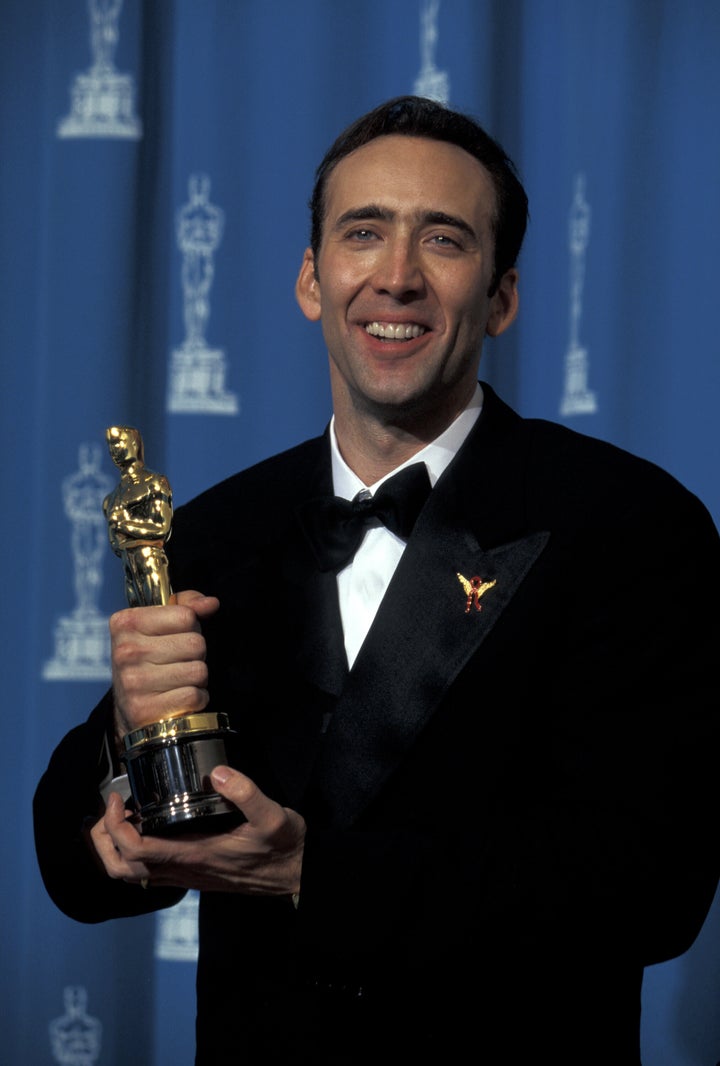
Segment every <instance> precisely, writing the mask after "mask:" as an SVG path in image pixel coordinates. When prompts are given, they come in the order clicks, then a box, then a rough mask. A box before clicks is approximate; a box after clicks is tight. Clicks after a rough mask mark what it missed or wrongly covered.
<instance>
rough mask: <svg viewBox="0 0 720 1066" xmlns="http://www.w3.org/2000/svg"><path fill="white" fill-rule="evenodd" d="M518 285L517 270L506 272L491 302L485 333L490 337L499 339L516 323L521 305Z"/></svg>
mask: <svg viewBox="0 0 720 1066" xmlns="http://www.w3.org/2000/svg"><path fill="white" fill-rule="evenodd" d="M517 283H518V272H517V270H515V269H514V268H513V269H511V270H506V271H505V273H504V274H503V276H502V278H501V279H500V284H499V285H498V287H497V291H496V292H495V295H494V296H493V297H492V299H491V301H490V313H489V315H488V320H487V325H486V327H485V332H486V333H487V335H488V336H489V337H497V336H499V335H500V334H501V333H504V332H505V330H506V329H507V328H508V326H510V325H511V324H512V323H513V322H514V321H515V316H516V315H517V313H518V306H519V303H520V296H519V294H518V288H517Z"/></svg>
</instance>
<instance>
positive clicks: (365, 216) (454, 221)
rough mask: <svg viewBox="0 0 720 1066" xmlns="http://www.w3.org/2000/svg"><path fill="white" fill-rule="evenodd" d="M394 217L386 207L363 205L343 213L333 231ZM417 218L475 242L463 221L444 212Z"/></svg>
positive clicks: (420, 214) (419, 214) (389, 219)
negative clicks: (444, 227)
mask: <svg viewBox="0 0 720 1066" xmlns="http://www.w3.org/2000/svg"><path fill="white" fill-rule="evenodd" d="M396 217H397V212H396V211H391V210H390V208H388V207H381V206H380V204H365V205H364V206H362V207H352V208H350V210H349V211H344V212H343V214H342V215H340V217H339V218H338V219H336V220H335V223H334V225H333V229H339V228H340V227H341V226H346V225H347V224H348V222H364V221H369V220H372V219H376V220H377V221H378V222H392V221H393V220H394V219H395V218H396ZM417 218H418V221H419V222H421V223H422V224H423V225H424V226H452V227H453V228H454V229H457V230H460V232H461V233H464V234H465V235H466V236H468V237H471V238H472V239H473V240H477V234H476V233H475V230H474V229H473V228H472V226H470V225H469V224H468V223H467V222H465V221H464V219H462V218H456V217H455V215H448V214H447V213H446V212H445V211H419V212H418V214H417Z"/></svg>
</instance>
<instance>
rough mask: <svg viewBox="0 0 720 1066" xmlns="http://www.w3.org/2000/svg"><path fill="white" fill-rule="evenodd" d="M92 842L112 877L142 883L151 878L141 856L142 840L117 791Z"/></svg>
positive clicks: (94, 829) (92, 832) (97, 825)
mask: <svg viewBox="0 0 720 1066" xmlns="http://www.w3.org/2000/svg"><path fill="white" fill-rule="evenodd" d="M90 839H91V841H92V844H93V847H94V848H95V851H96V852H97V855H98V857H99V859H100V861H101V862H102V864H103V866H104V867H105V870H106V872H107V874H108V876H109V877H112V878H113V879H114V880H118V881H119V880H125V881H133V882H135V881H137V882H138V883H139V882H140V881H141V880H143V879H144V878H146V877H147V876H148V868H147V866H146V865H145V863H144V862H142V859H141V858H140V854H139V852H140V849H141V847H142V837H141V836H140V834H139V833H138V831H137V829H136V828H135V826H134V825H133V824H132V823H131V822H130V821H128V818H127V811H126V810H125V805H124V803H123V801H122V797H121V796H120V795H118V793H117V792H113V793H111V794H110V796H109V797H108V802H107V808H106V811H105V815H104V817H103V818H100V819H99V820H98V821H97V822H96V823H95V825H94V826H93V827H92V829H91V830H90Z"/></svg>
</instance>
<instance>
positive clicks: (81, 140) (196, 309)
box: [0, 0, 720, 1066]
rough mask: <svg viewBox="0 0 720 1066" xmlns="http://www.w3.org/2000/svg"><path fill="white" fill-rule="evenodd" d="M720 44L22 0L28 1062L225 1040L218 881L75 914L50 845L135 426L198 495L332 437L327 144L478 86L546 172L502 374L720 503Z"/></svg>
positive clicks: (16, 522) (15, 226) (20, 773)
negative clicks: (203, 991) (302, 444)
mask: <svg viewBox="0 0 720 1066" xmlns="http://www.w3.org/2000/svg"><path fill="white" fill-rule="evenodd" d="M719 57H720V5H719V4H718V3H717V2H716V0H684V2H683V3H682V4H678V3H676V2H674V0H605V2H604V3H601V4H600V3H590V2H585V0H302V2H300V0H202V2H200V0H62V2H61V3H58V2H57V0H2V3H1V4H0V90H1V91H0V234H1V235H2V240H1V241H0V276H1V277H2V285H1V286H0V358H1V359H2V389H0V404H2V418H1V419H0V434H1V435H2V454H3V462H2V467H1V473H0V477H1V478H2V501H3V517H2V538H3V542H2V543H3V550H2V562H3V570H4V590H5V591H4V595H3V611H2V621H1V622H0V625H1V626H2V645H1V646H2V654H3V674H2V676H3V679H4V681H5V684H6V689H5V693H6V697H5V729H4V744H3V754H4V758H3V770H2V774H0V781H1V783H2V809H3V812H4V819H3V830H2V834H1V836H2V847H3V859H2V880H1V882H0V893H1V896H0V899H1V901H2V913H3V914H4V917H5V920H4V935H3V949H2V952H1V953H0V982H1V983H0V1011H1V1012H2V1017H1V1019H0V1020H1V1021H2V1024H1V1026H0V1061H2V1062H3V1063H7V1064H8V1066H33V1064H38V1066H39V1064H41V1063H51V1062H57V1063H67V1064H70V1066H79V1064H83V1066H85V1064H92V1063H98V1064H101V1066H125V1064H130V1063H132V1064H137V1063H143V1064H148V1066H188V1064H191V1063H192V1053H193V1015H194V960H195V953H196V939H195V938H196V928H195V919H196V906H197V899H196V897H194V895H193V894H192V893H191V894H190V895H189V896H188V898H187V899H186V900H185V901H183V903H181V904H179V905H178V907H176V908H172V909H171V910H170V911H168V912H166V913H163V914H159V915H157V916H150V917H146V918H140V919H134V920H125V921H121V922H110V923H107V924H106V925H103V926H98V927H84V926H81V925H78V924H75V923H73V922H72V921H70V920H69V919H67V918H65V917H64V916H63V915H62V914H60V913H59V912H58V911H57V910H56V909H55V908H54V907H53V905H52V904H51V903H50V901H49V899H48V898H47V896H46V895H45V892H44V889H43V886H42V884H41V881H40V877H39V873H38V870H37V865H36V861H35V856H34V849H33V842H32V830H31V799H32V793H33V790H34V787H35V783H36V781H37V779H38V777H39V775H40V773H41V772H42V770H43V769H44V766H45V764H46V762H47V759H48V756H49V754H50V752H51V750H52V748H53V747H54V745H55V744H56V743H57V741H58V740H59V739H60V737H61V736H62V735H63V734H64V733H65V732H66V731H67V730H68V729H69V728H70V727H71V726H73V725H74V724H75V723H76V722H78V721H79V720H81V719H82V718H84V717H85V716H86V714H87V713H89V711H90V709H91V708H92V706H93V705H94V704H95V702H96V701H97V699H98V698H99V696H100V695H101V693H102V692H103V691H104V690H105V688H106V687H107V684H108V681H109V649H108V639H107V619H108V616H109V614H110V613H111V612H112V611H113V610H115V609H117V608H118V607H121V606H123V605H124V600H123V585H122V573H121V570H122V568H121V566H120V563H119V561H118V560H117V559H116V558H115V557H114V556H113V554H112V552H111V551H110V548H109V544H108V540H107V531H106V527H105V524H104V519H103V517H102V511H101V504H102V499H103V497H104V495H105V494H106V493H107V492H108V491H109V489H110V488H111V487H112V486H113V485H114V484H115V483H116V480H117V478H116V475H117V471H116V469H115V468H114V467H113V465H112V462H111V460H110V458H109V455H108V451H107V447H106V444H105V429H106V427H108V426H110V425H114V424H127V425H134V426H137V427H138V428H139V429H140V431H141V433H142V435H143V438H144V441H145V456H146V462H147V464H148V466H150V467H151V468H154V469H156V470H160V471H162V472H164V473H165V474H167V476H168V478H169V480H170V482H171V484H172V487H173V492H174V499H175V504H176V505H177V504H180V503H182V502H183V501H184V500H187V499H188V498H189V497H190V496H192V495H194V494H195V493H196V492H198V491H199V490H200V489H202V488H204V487H205V486H207V485H209V484H210V483H213V482H215V481H217V480H219V479H221V478H223V477H224V476H226V475H227V474H229V473H231V472H232V471H234V470H236V469H239V468H241V467H244V466H247V465H249V464H250V463H253V462H255V461H256V460H258V459H260V458H263V457H265V456H267V455H269V454H271V453H274V452H276V451H279V450H280V449H282V448H285V447H287V446H289V445H291V444H294V443H296V442H298V441H300V440H302V439H304V438H305V437H307V436H310V435H315V434H316V433H318V432H319V431H321V430H322V428H323V427H324V425H325V424H326V422H327V419H328V417H329V414H330V399H329V387H328V383H327V358H326V353H325V349H324V346H323V342H322V337H321V334H320V331H319V328H318V327H317V326H313V325H311V324H309V323H308V322H307V321H306V320H305V319H304V318H303V317H302V315H301V314H300V312H299V310H298V308H297V306H296V304H295V300H294V294H293V286H294V282H295V276H296V273H297V270H298V268H299V265H300V260H301V256H302V252H303V249H304V247H305V245H306V244H307V243H308V234H309V219H308V212H307V200H308V197H309V195H310V191H311V186H312V180H313V172H314V168H315V166H316V165H317V163H318V162H319V160H320V158H321V156H322V154H323V152H324V151H325V149H326V148H327V147H328V145H329V144H330V142H331V141H332V140H333V139H334V137H335V136H336V134H337V133H338V132H339V131H340V129H341V128H343V127H344V126H345V125H346V124H347V123H348V122H349V121H351V120H352V119H354V118H355V117H357V116H358V115H359V114H361V113H362V112H364V111H366V110H368V109H369V108H371V107H373V106H375V105H376V104H377V103H379V102H380V101H382V100H383V99H385V98H387V97H390V96H395V95H399V94H403V93H407V92H414V91H416V92H420V93H422V94H424V95H429V96H434V97H436V98H438V99H441V100H446V101H448V102H449V103H451V104H452V105H453V106H456V107H459V108H461V109H463V110H467V111H471V112H472V113H473V114H474V115H475V116H476V117H477V118H478V119H479V120H480V121H481V122H482V124H483V125H485V126H486V128H487V129H488V130H489V131H490V132H492V133H493V134H494V135H495V136H496V137H497V138H498V139H499V140H500V141H501V143H502V144H503V145H504V147H505V148H506V149H507V151H508V152H509V154H510V155H511V156H512V157H513V158H514V159H515V161H516V163H517V165H518V168H519V170H520V173H521V176H522V178H523V181H524V183H525V186H526V188H527V190H528V193H529V198H530V212H531V223H530V228H529V231H528V236H527V240H526V245H525V248H524V250H523V253H522V257H521V260H520V274H521V284H520V291H521V312H520V318H519V321H518V322H517V323H516V325H515V326H513V328H512V329H511V330H510V331H509V332H508V333H507V334H505V335H504V336H502V337H500V338H498V339H497V340H495V341H491V342H489V344H488V345H487V347H486V353H485V355H484V357H483V364H482V375H483V377H485V378H486V379H487V380H488V381H490V382H491V383H492V384H493V385H494V386H495V387H496V388H497V389H498V390H499V391H500V393H501V395H502V396H503V398H504V399H506V400H507V401H508V402H510V403H511V404H512V405H514V406H515V407H516V408H517V409H518V410H520V412H521V413H523V414H526V415H534V416H541V417H547V418H551V419H556V420H559V421H562V422H565V423H566V424H568V425H571V426H573V427H575V428H577V429H580V430H582V431H585V432H588V433H591V434H593V435H595V436H599V437H603V438H606V439H608V440H612V441H613V442H615V443H617V444H619V445H622V446H624V447H627V448H629V449H630V450H632V451H635V452H637V453H639V454H641V455H643V456H646V457H648V458H650V459H653V460H655V461H656V462H658V463H660V464H661V465H662V466H665V467H666V468H668V469H669V470H670V471H671V472H672V473H674V474H675V475H676V476H678V477H679V478H680V479H681V480H682V481H684V482H685V483H686V484H687V485H688V487H690V488H691V489H692V490H693V491H695V492H696V493H697V494H698V495H699V496H700V497H701V498H702V499H703V500H704V501H705V502H706V503H707V504H708V506H709V507H710V509H711V511H712V512H713V514H714V516H715V518H716V520H720V487H719V486H718V473H717V472H718V468H719V466H720V462H719V460H720V446H719V444H718V440H719V437H718V430H717V411H718V406H719V405H720V360H719V359H718V354H719V353H718V342H717V328H716V326H717V308H716V303H715V301H716V298H717V297H716V293H715V283H716V277H717V265H716V263H717V248H718V246H719V245H720V195H718V189H719V188H720V138H719V137H718V133H717V126H718V115H719V114H720V61H719ZM679 565H680V564H679V563H678V562H677V561H673V560H668V574H667V587H668V603H667V609H668V625H670V626H677V625H682V619H677V618H674V617H673V613H672V586H673V582H674V581H682V572H681V570H680V572H678V571H677V569H676V567H678V566H679ZM621 577H622V575H598V580H608V579H610V580H617V579H619V578H621ZM591 684H592V679H590V678H588V685H591ZM58 802H59V803H62V796H59V797H58ZM708 845H709V846H714V845H715V842H713V841H709V842H708ZM719 926H720V916H719V914H718V909H717V907H715V908H713V910H712V911H711V913H710V916H709V918H708V921H707V923H706V925H705V928H704V929H703V931H702V933H701V935H700V937H699V938H698V940H697V941H696V943H695V945H694V946H693V948H692V949H691V950H690V952H688V953H687V954H686V955H685V956H684V957H682V958H681V959H678V960H674V961H673V962H669V963H664V964H661V965H659V966H656V967H652V968H651V969H649V970H648V972H647V976H646V980H645V987H644V993H643V996H644V1016H643V1053H644V1062H645V1063H646V1066H712V1064H714V1063H716V1062H717V1061H718V1060H719V1059H720V951H719V950H718V943H719V940H718V932H719ZM235 963H236V964H238V965H241V964H242V960H235ZM519 1024H522V1019H519ZM237 1061H238V1062H239V1063H240V1062H241V1061H242V1058H241V1049H238V1059H237Z"/></svg>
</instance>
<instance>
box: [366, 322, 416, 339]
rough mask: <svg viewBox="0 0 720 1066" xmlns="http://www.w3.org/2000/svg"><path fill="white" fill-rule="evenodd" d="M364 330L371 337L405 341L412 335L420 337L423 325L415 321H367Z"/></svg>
mask: <svg viewBox="0 0 720 1066" xmlns="http://www.w3.org/2000/svg"><path fill="white" fill-rule="evenodd" d="M365 330H366V332H367V333H369V334H370V336H371V337H385V338H387V339H388V340H395V341H407V340H410V339H411V338H412V337H422V335H423V333H424V332H425V327H424V326H419V325H418V324H417V323H416V322H407V323H406V322H368V324H367V325H366V326H365Z"/></svg>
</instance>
